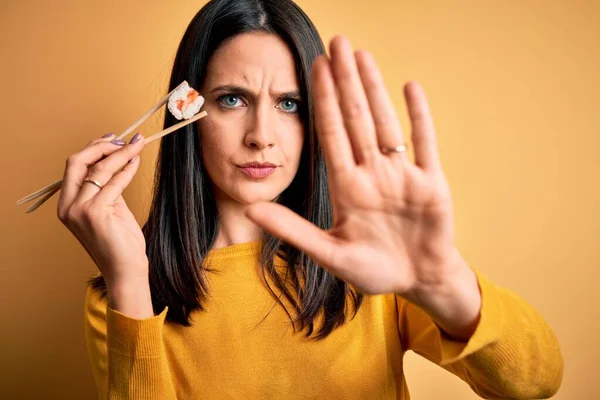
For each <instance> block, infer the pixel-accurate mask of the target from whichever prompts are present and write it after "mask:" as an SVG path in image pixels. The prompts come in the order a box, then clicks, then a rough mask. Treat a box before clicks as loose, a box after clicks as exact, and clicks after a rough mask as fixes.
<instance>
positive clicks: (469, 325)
mask: <svg viewBox="0 0 600 400" xmlns="http://www.w3.org/2000/svg"><path fill="white" fill-rule="evenodd" d="M456 263H457V264H456V266H455V267H456V269H455V270H454V271H455V272H454V273H452V274H451V275H450V276H448V277H447V279H446V280H445V282H444V284H442V285H440V286H438V287H437V288H436V290H434V291H430V292H428V293H421V295H420V296H419V303H420V304H417V305H419V306H420V307H421V308H422V309H423V310H424V311H425V312H427V314H429V316H430V317H431V318H432V320H433V321H434V322H435V323H436V324H437V325H438V327H440V328H441V329H442V330H443V331H444V332H445V333H446V334H447V335H448V336H450V337H451V338H452V339H453V340H458V341H468V340H469V338H470V337H471V336H472V335H473V333H474V332H475V330H476V328H477V326H478V324H479V320H480V312H481V305H482V297H481V291H480V289H479V283H478V281H477V275H476V274H475V271H473V270H472V269H471V268H470V267H469V266H468V265H467V263H466V262H465V261H464V259H463V258H462V257H459V258H458V259H456Z"/></svg>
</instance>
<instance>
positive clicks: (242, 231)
mask: <svg viewBox="0 0 600 400" xmlns="http://www.w3.org/2000/svg"><path fill="white" fill-rule="evenodd" d="M245 210H246V205H245V204H241V203H239V202H237V201H235V200H233V199H228V200H225V199H221V200H218V201H217V211H218V216H219V227H218V233H217V239H216V240H215V242H214V244H213V246H212V248H211V249H220V248H222V247H228V246H232V245H234V244H240V243H248V242H253V241H256V240H260V239H261V237H262V229H261V228H260V227H259V226H258V225H256V224H255V223H254V222H252V221H251V220H250V219H248V218H247V217H246V215H245V214H244V212H245Z"/></svg>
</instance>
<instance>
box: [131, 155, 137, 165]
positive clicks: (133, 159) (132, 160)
mask: <svg viewBox="0 0 600 400" xmlns="http://www.w3.org/2000/svg"><path fill="white" fill-rule="evenodd" d="M136 158H137V156H135V157H133V158H132V159H131V160H129V164H131V163H132V162H134V161H135V159H136Z"/></svg>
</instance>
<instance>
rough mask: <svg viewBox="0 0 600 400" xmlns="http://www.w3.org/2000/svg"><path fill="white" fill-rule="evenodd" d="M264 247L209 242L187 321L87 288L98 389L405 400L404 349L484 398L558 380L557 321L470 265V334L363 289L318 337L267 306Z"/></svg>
mask: <svg viewBox="0 0 600 400" xmlns="http://www.w3.org/2000/svg"><path fill="white" fill-rule="evenodd" d="M259 251H260V242H258V241H257V242H249V243H242V244H236V245H233V246H229V247H225V248H221V249H215V250H211V251H210V253H209V258H207V259H206V261H205V262H206V265H208V266H210V267H211V268H213V269H216V270H218V271H219V273H217V274H213V273H209V284H210V288H211V294H210V298H209V301H208V302H207V304H206V312H197V313H194V314H192V322H193V325H192V326H191V327H182V326H180V325H175V324H171V323H168V322H165V316H166V313H167V308H165V310H163V311H162V312H161V313H160V314H159V315H156V316H155V317H152V318H148V319H144V320H136V319H133V318H129V317H127V316H125V315H123V314H122V313H120V312H118V311H115V310H112V309H111V308H110V307H108V306H107V302H106V298H104V299H101V298H100V296H99V294H98V293H97V291H95V290H94V291H92V290H89V289H88V292H87V294H86V303H85V332H86V341H87V350H88V354H89V357H90V361H91V364H92V369H93V373H94V377H95V380H96V384H97V387H98V393H99V397H100V399H160V400H168V399H176V398H177V399H409V393H408V389H407V385H406V380H405V378H404V373H403V366H402V357H403V355H404V353H405V352H406V351H408V350H412V351H414V352H416V353H417V354H420V355H421V356H423V357H425V358H427V359H428V360H430V361H432V362H434V363H436V364H438V365H440V366H441V367H443V368H445V369H446V370H448V371H450V372H451V373H453V374H455V375H457V376H458V377H460V378H461V379H463V380H464V381H466V382H467V383H468V384H469V385H470V386H471V388H472V389H473V390H474V391H475V392H476V393H477V394H479V395H480V396H482V397H484V398H494V399H497V398H503V399H504V398H510V399H513V398H514V399H534V398H535V399H538V398H547V397H550V396H552V395H553V394H554V393H555V392H556V391H557V390H558V387H559V386H560V383H561V381H562V374H563V359H562V355H561V351H560V348H559V345H558V342H557V339H556V337H555V335H554V333H553V331H552V329H551V328H550V327H549V326H548V325H547V324H546V322H545V321H544V319H543V318H542V317H541V315H540V314H539V313H538V312H537V311H535V310H534V309H533V308H532V307H531V306H530V305H528V304H527V303H526V302H525V301H524V300H522V299H521V298H520V297H518V296H517V295H515V294H514V293H512V292H511V291H509V290H507V289H505V288H502V287H500V286H498V285H495V284H494V283H492V282H491V281H490V280H488V279H487V278H486V277H484V276H483V275H482V274H481V273H480V272H478V271H477V270H476V269H474V271H475V272H476V274H477V277H478V281H479V285H480V289H481V293H482V299H483V303H482V310H481V319H480V322H479V325H478V327H477V329H476V331H475V333H474V334H473V336H472V337H471V338H470V340H469V341H468V342H464V343H463V342H456V341H452V340H449V338H448V337H447V336H446V335H445V334H444V333H443V332H441V331H440V329H439V328H438V327H437V325H436V324H435V323H434V322H433V321H432V320H431V318H429V316H428V315H427V314H425V313H424V312H423V311H422V310H420V309H419V308H418V307H416V306H415V305H413V304H412V303H410V302H408V301H406V300H404V299H403V298H402V297H400V296H397V295H393V294H389V295H377V296H365V300H364V302H363V304H362V306H361V308H360V309H359V312H358V314H357V315H356V317H355V318H354V319H352V320H350V321H348V322H346V324H345V325H343V326H342V327H341V328H338V329H337V330H334V331H333V333H332V334H331V335H330V336H329V337H327V338H326V339H324V340H321V341H314V340H309V339H307V338H306V337H305V336H304V335H303V333H304V332H302V333H300V332H297V333H295V334H293V330H292V327H291V322H290V320H289V318H288V316H287V314H286V313H285V311H284V310H283V308H282V307H281V306H280V305H277V306H275V307H274V304H275V300H274V299H273V297H272V296H271V295H270V294H269V292H268V290H267V289H266V287H265V285H264V283H263V281H262V280H261V279H260V275H259V267H260V266H259V264H258V253H259ZM275 261H276V265H278V266H282V265H283V267H285V263H283V264H282V260H280V259H279V258H276V260H275ZM267 314H268V316H267V317H266V318H265V316H266V315H267ZM351 315H352V314H351ZM263 319H264V320H263ZM261 321H262V322H261ZM317 326H318V325H317ZM450 397H451V396H450Z"/></svg>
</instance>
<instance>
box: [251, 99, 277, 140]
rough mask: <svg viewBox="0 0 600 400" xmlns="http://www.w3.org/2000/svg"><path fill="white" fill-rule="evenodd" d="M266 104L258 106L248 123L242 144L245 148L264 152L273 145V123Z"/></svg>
mask: <svg viewBox="0 0 600 400" xmlns="http://www.w3.org/2000/svg"><path fill="white" fill-rule="evenodd" d="M270 111H271V110H270V108H269V106H268V105H267V104H261V105H258V106H257V107H256V108H255V109H254V112H253V113H252V114H251V115H252V116H251V117H250V119H249V121H248V129H247V132H246V136H245V138H244V142H245V143H246V146H248V147H251V148H253V149H256V150H264V149H267V148H269V147H273V146H274V145H275V135H274V133H273V130H274V129H275V126H274V122H275V121H272V120H271V118H272V117H273V115H272V114H273V113H272V112H270Z"/></svg>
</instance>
